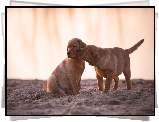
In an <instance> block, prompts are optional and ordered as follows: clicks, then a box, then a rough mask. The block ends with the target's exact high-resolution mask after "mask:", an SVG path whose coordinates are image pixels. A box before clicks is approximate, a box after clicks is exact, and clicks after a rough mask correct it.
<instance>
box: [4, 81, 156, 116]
mask: <svg viewBox="0 0 159 122" xmlns="http://www.w3.org/2000/svg"><path fill="white" fill-rule="evenodd" d="M112 85H113V83H112ZM81 86H82V88H81V90H80V94H78V95H68V96H64V97H61V98H59V97H58V96H56V95H52V94H50V93H48V92H46V82H45V81H44V80H37V79H36V80H20V79H7V103H6V104H7V115H39V116H40V115H108V116H110V115H117V116H120V115H140V116H142V115H147V116H151V115H154V108H155V100H154V99H155V97H154V80H143V79H132V90H126V82H125V80H120V81H119V87H118V89H117V90H116V91H113V90H110V91H109V92H108V93H100V92H99V91H98V89H97V83H96V80H95V79H87V80H82V82H81ZM112 87H113V86H111V89H112Z"/></svg>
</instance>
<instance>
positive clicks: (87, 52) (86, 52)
mask: <svg viewBox="0 0 159 122" xmlns="http://www.w3.org/2000/svg"><path fill="white" fill-rule="evenodd" d="M97 54H98V47H96V46H94V45H87V46H85V47H84V48H81V49H80V51H79V56H80V57H81V58H82V59H83V60H85V61H87V62H88V63H89V64H90V65H92V66H96V63H97V56H98V55H97Z"/></svg>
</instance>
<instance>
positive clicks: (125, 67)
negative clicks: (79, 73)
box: [80, 39, 144, 92]
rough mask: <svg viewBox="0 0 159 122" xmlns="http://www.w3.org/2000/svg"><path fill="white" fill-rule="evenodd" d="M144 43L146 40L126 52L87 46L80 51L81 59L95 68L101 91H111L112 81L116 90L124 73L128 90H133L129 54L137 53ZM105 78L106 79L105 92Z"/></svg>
mask: <svg viewBox="0 0 159 122" xmlns="http://www.w3.org/2000/svg"><path fill="white" fill-rule="evenodd" d="M143 42H144V39H142V40H140V41H139V42H138V43H137V44H135V45H134V46H133V47H131V48H130V49H126V50H124V49H122V48H118V47H114V48H100V47H96V46H94V45H86V46H85V47H84V48H83V49H80V57H81V58H82V59H83V60H85V61H87V62H88V63H89V64H90V65H92V66H94V68H95V71H96V78H97V81H98V87H99V91H104V92H107V91H108V90H109V89H110V84H111V82H112V79H114V81H115V85H114V89H115V90H116V89H117V87H118V81H119V78H118V76H119V75H120V74H121V73H122V72H123V74H124V76H125V80H126V82H127V89H128V90H131V81H130V77H131V71H130V57H129V54H130V53H132V52H133V51H135V50H136V49H137V48H138V47H139V46H140V45H141V44H142V43H143ZM103 77H105V78H106V82H105V88H104V90H103Z"/></svg>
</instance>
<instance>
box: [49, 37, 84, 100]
mask: <svg viewBox="0 0 159 122" xmlns="http://www.w3.org/2000/svg"><path fill="white" fill-rule="evenodd" d="M84 47H85V44H84V43H83V42H82V41H81V40H80V39H78V38H73V39H72V40H70V41H69V42H68V46H67V51H68V52H67V54H68V58H67V57H66V58H65V59H64V60H63V61H62V62H61V63H60V64H59V65H58V66H57V67H56V69H55V70H54V71H53V72H52V74H51V76H50V77H49V78H48V79H47V82H46V87H47V88H46V89H47V92H51V93H52V94H57V95H58V96H60V97H61V96H64V95H68V94H74V95H75V94H78V93H79V90H80V88H81V85H80V81H81V76H82V74H83V71H84V69H85V61H84V60H83V59H81V58H80V57H77V56H78V53H79V49H80V48H84Z"/></svg>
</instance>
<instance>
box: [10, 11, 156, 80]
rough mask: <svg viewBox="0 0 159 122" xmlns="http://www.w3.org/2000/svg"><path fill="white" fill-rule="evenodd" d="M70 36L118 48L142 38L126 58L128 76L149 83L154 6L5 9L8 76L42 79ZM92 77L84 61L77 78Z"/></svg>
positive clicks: (64, 50) (63, 54) (62, 55)
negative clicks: (81, 73)
mask: <svg viewBox="0 0 159 122" xmlns="http://www.w3.org/2000/svg"><path fill="white" fill-rule="evenodd" d="M72 38H80V39H82V40H83V41H84V42H85V43H86V44H91V45H96V46H98V47H102V48H112V47H120V48H123V49H127V48H130V47H132V46H133V45H134V44H136V43H137V42H138V41H139V40H141V39H145V41H144V43H143V44H142V45H141V46H140V47H139V48H138V49H137V50H136V51H135V52H134V53H132V54H130V59H131V73H132V74H131V78H144V79H154V9H153V8H8V9H7V78H20V79H35V78H36V79H44V80H45V79H47V78H48V77H49V75H50V74H51V73H52V71H53V70H54V69H55V68H56V66H57V65H58V64H59V63H60V62H62V60H63V59H64V58H65V57H66V56H67V55H66V53H67V48H66V47H67V43H68V41H69V40H70V39H72ZM95 76H96V75H95V71H94V68H93V66H90V65H89V64H88V63H86V67H85V71H84V73H83V75H82V79H88V78H89V79H90V78H96V77H95ZM119 78H121V79H123V78H124V75H120V76H119Z"/></svg>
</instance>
